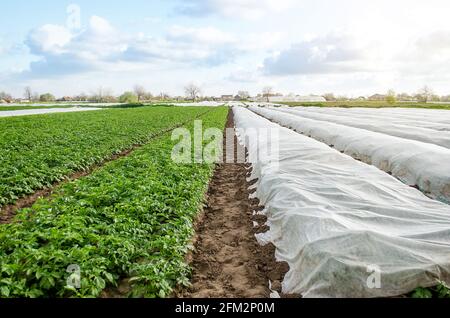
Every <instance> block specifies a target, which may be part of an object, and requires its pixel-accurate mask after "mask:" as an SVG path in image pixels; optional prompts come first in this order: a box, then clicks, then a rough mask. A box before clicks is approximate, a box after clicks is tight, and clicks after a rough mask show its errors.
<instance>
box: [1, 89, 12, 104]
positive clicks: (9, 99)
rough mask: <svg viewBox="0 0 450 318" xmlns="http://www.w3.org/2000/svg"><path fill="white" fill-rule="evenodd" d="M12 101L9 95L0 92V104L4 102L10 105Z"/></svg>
mask: <svg viewBox="0 0 450 318" xmlns="http://www.w3.org/2000/svg"><path fill="white" fill-rule="evenodd" d="M12 100H13V98H12V96H11V95H10V94H8V93H5V92H0V103H1V102H2V101H5V102H7V103H11V102H12Z"/></svg>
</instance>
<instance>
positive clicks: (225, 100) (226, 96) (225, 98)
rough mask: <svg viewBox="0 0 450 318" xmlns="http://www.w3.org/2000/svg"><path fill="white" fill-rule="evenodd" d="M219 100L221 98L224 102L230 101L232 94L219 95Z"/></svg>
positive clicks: (232, 97) (232, 98)
mask: <svg viewBox="0 0 450 318" xmlns="http://www.w3.org/2000/svg"><path fill="white" fill-rule="evenodd" d="M220 100H222V101H224V102H232V101H233V100H234V96H233V95H222V96H221V97H220Z"/></svg>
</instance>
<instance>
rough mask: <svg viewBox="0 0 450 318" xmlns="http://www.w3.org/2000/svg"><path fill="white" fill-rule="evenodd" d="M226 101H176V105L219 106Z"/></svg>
mask: <svg viewBox="0 0 450 318" xmlns="http://www.w3.org/2000/svg"><path fill="white" fill-rule="evenodd" d="M224 104H225V102H212V101H203V102H197V103H175V104H173V105H174V106H179V107H195V106H198V107H219V106H223V105H224Z"/></svg>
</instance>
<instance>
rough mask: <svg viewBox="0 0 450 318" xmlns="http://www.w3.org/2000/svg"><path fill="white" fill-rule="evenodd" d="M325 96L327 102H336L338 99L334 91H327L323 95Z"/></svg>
mask: <svg viewBox="0 0 450 318" xmlns="http://www.w3.org/2000/svg"><path fill="white" fill-rule="evenodd" d="M323 98H325V99H326V101H327V102H335V101H336V97H335V96H334V94H333V93H326V94H324V95H323Z"/></svg>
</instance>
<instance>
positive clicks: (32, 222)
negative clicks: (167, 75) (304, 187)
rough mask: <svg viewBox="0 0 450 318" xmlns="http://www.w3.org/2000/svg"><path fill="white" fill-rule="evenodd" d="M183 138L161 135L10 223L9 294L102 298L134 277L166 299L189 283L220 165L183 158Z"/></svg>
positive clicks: (6, 243) (0, 270) (3, 262)
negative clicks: (196, 231) (179, 147)
mask: <svg viewBox="0 0 450 318" xmlns="http://www.w3.org/2000/svg"><path fill="white" fill-rule="evenodd" d="M227 113H228V109H227V108H218V109H216V110H214V111H212V112H208V113H207V114H205V115H203V116H202V120H203V128H204V129H206V128H208V127H218V128H220V129H223V128H224V125H225V121H226V116H227ZM187 127H188V128H189V129H191V130H193V123H190V124H189V126H187ZM174 144H175V141H172V139H171V134H170V133H166V134H164V135H163V136H161V137H158V138H155V139H154V140H152V141H151V142H150V143H148V144H147V145H145V146H143V147H142V148H139V149H138V150H136V151H134V152H133V153H132V154H130V155H129V156H127V157H124V158H121V159H119V160H116V161H112V162H110V163H108V164H106V165H105V166H103V167H102V168H101V169H99V170H96V171H95V172H94V173H92V174H91V175H89V176H86V177H83V178H80V179H78V180H76V181H72V182H68V183H65V184H63V185H61V186H60V187H59V188H57V189H56V191H55V193H54V194H53V195H52V196H51V197H49V198H45V199H40V200H39V201H38V202H37V203H36V204H35V205H34V206H33V207H31V208H29V209H23V210H21V211H19V213H18V215H17V216H16V219H15V220H14V222H12V223H11V224H6V225H0V296H1V297H99V296H101V295H102V292H104V290H105V288H114V287H116V286H117V285H118V284H119V283H120V282H121V281H123V280H124V279H125V278H128V280H127V283H128V284H129V285H130V286H131V287H132V288H131V290H132V292H131V294H130V296H145V297H166V296H168V295H170V293H171V292H172V290H173V288H174V287H175V286H180V285H188V283H189V275H190V268H189V266H188V265H187V264H186V263H185V256H186V254H187V252H188V251H189V249H190V248H191V247H190V240H191V237H192V235H193V223H194V220H195V217H196V215H197V213H198V211H199V210H200V209H201V206H202V205H203V202H204V196H205V192H206V190H207V187H208V183H209V180H210V178H211V176H212V172H213V170H214V165H211V164H177V163H175V162H173V161H172V160H171V153H172V149H173V146H174ZM71 268H72V269H73V268H78V269H79V279H80V280H79V283H80V285H79V286H76V285H73V284H70V283H68V279H69V282H70V280H71V279H73V277H72V276H71V275H73V273H72V274H70V273H69V272H70V271H71ZM68 271H69V272H68ZM78 287H79V288H78Z"/></svg>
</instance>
